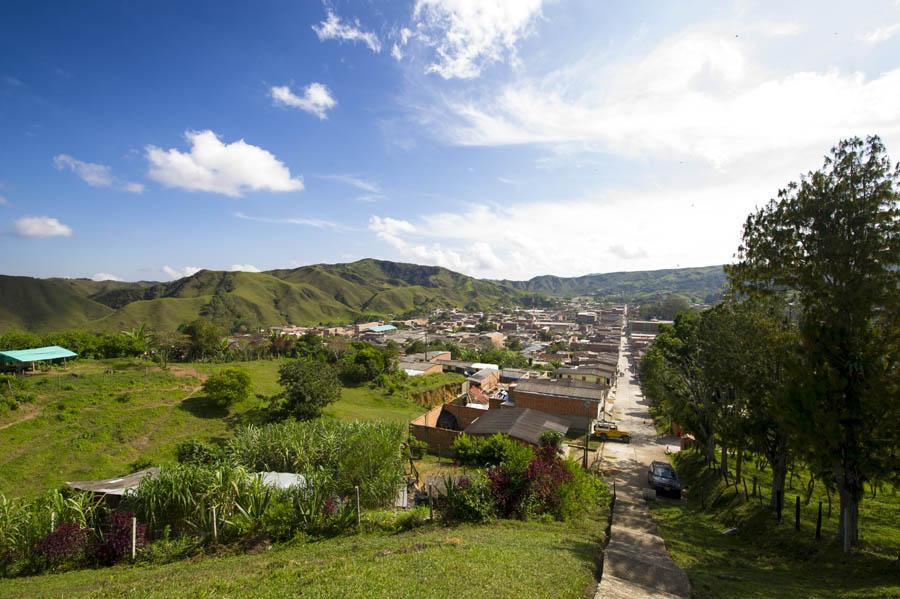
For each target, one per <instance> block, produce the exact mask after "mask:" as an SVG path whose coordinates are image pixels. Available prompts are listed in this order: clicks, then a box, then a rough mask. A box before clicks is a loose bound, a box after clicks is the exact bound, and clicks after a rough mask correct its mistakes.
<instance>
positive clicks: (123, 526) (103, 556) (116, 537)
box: [94, 512, 147, 564]
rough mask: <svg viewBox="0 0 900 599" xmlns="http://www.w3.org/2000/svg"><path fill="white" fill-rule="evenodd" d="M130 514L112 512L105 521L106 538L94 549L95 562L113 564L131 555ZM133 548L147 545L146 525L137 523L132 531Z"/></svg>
mask: <svg viewBox="0 0 900 599" xmlns="http://www.w3.org/2000/svg"><path fill="white" fill-rule="evenodd" d="M133 517H134V514H132V513H131V512H112V513H111V514H110V516H109V518H108V519H107V521H106V525H107V529H108V530H107V532H106V536H105V537H104V538H103V539H102V540H100V541H98V543H97V545H96V547H95V548H94V551H95V555H96V557H97V560H98V561H99V562H100V563H103V564H114V563H116V562H118V561H120V560H122V559H123V558H125V557H127V556H130V555H131V539H132V537H131V519H132V518H133ZM134 540H135V548H137V549H140V548H141V547H144V546H145V545H146V544H147V525H146V524H143V523H140V522H138V523H137V527H136V528H135V531H134Z"/></svg>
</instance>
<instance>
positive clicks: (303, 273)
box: [0, 258, 724, 332]
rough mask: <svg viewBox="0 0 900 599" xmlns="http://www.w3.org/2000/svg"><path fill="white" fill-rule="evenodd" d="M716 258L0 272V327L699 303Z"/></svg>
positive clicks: (708, 289) (235, 324)
mask: <svg viewBox="0 0 900 599" xmlns="http://www.w3.org/2000/svg"><path fill="white" fill-rule="evenodd" d="M722 282H724V274H723V273H722V267H721V266H713V267H700V268H694V269H664V270H660V271H636V272H631V273H628V272H619V273H605V274H592V275H584V276H581V277H556V276H553V275H543V276H539V277H534V278H532V279H529V280H528V281H507V280H499V281H496V280H487V279H478V278H475V277H470V276H467V275H464V274H461V273H457V272H454V271H451V270H448V269H446V268H442V267H438V266H424V265H418V264H410V263H403V262H391V261H387V260H376V259H372V258H366V259H363V260H358V261H356V262H349V263H335V264H313V265H309V266H301V267H298V268H294V269H273V270H268V271H263V272H258V273H255V272H254V273H251V272H236V271H216V270H201V271H198V272H197V273H194V274H193V275H191V276H189V277H183V278H181V279H176V280H175V281H170V282H156V281H137V282H124V281H93V280H90V279H64V278H47V279H39V278H33V277H20V276H9V275H0V331H5V330H10V329H24V330H31V331H36V332H44V331H49V330H59V329H64V328H87V329H92V330H105V331H116V330H121V329H127V328H131V327H134V326H137V325H139V324H141V323H143V322H146V323H148V324H149V325H150V326H152V327H154V328H161V329H174V328H176V327H177V326H178V325H180V324H182V323H184V322H187V321H190V320H193V319H194V318H197V317H198V316H206V317H208V318H210V319H211V320H213V321H215V322H217V323H218V324H219V325H220V326H222V327H223V328H225V329H226V330H252V329H255V328H260V327H266V326H275V325H284V324H298V325H313V324H320V323H341V322H352V321H354V320H357V319H360V318H370V317H371V318H401V317H404V316H413V315H421V314H426V313H427V312H428V311H429V310H431V309H433V308H438V307H448V308H450V307H454V308H460V309H467V310H470V311H481V310H488V309H491V308H495V307H498V306H501V305H507V306H508V305H514V304H523V303H525V304H527V305H534V304H535V302H536V301H537V300H541V299H543V300H546V298H547V297H549V296H573V295H594V296H596V297H599V298H601V299H609V300H620V299H623V298H624V299H626V300H628V301H634V300H635V299H639V298H641V297H648V298H649V297H652V296H653V295H654V294H655V295H659V294H664V293H683V294H685V295H688V296H689V297H691V298H692V299H695V300H699V301H702V300H703V299H704V297H706V296H707V295H709V294H710V293H712V292H714V291H715V289H717V288H718V287H721V283H722Z"/></svg>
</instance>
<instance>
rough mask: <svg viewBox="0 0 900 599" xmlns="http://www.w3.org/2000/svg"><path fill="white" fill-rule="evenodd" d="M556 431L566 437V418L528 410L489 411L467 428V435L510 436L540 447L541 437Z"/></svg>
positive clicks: (567, 427)
mask: <svg viewBox="0 0 900 599" xmlns="http://www.w3.org/2000/svg"><path fill="white" fill-rule="evenodd" d="M547 431H554V432H557V433H560V434H562V435H565V434H566V433H567V432H569V425H568V423H567V422H566V420H565V419H564V418H561V417H559V416H554V415H553V414H545V413H544V412H539V411H537V410H529V409H527V408H507V409H503V410H489V411H487V412H485V413H484V415H482V416H480V417H479V418H478V419H477V420H475V421H474V422H473V423H472V424H470V425H469V426H467V427H466V429H465V432H466V434H467V435H472V436H476V437H490V436H491V435H496V434H498V433H500V434H503V435H508V436H510V437H512V438H513V439H516V440H517V441H521V442H522V443H527V444H528V445H535V446H536V445H540V442H541V435H542V434H543V433H545V432H547Z"/></svg>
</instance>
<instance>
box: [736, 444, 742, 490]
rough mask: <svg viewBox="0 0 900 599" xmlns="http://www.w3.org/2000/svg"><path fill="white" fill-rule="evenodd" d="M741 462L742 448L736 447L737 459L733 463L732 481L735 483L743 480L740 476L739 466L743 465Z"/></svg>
mask: <svg viewBox="0 0 900 599" xmlns="http://www.w3.org/2000/svg"><path fill="white" fill-rule="evenodd" d="M743 463H744V448H743V447H738V452H737V460H736V461H735V463H734V482H735V484H737V485H739V484H741V481H742V480H743V479H742V478H741V466H742V465H743Z"/></svg>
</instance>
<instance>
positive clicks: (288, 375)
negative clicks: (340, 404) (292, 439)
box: [273, 360, 341, 420]
mask: <svg viewBox="0 0 900 599" xmlns="http://www.w3.org/2000/svg"><path fill="white" fill-rule="evenodd" d="M278 382H279V383H280V384H281V386H282V387H284V392H283V393H281V394H279V395H276V396H275V397H274V398H273V407H275V408H276V410H279V411H281V412H283V413H285V414H286V415H288V416H293V417H294V418H296V419H297V420H310V419H312V418H318V417H319V416H321V414H322V408H324V407H325V406H327V405H329V404H331V403H334V402H336V401H337V400H338V399H340V398H341V381H340V379H339V378H338V374H337V372H336V371H335V369H334V367H332V366H330V365H328V364H322V363H321V362H316V361H313V360H290V361H289V362H285V363H284V364H283V365H282V366H281V368H279V369H278Z"/></svg>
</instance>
